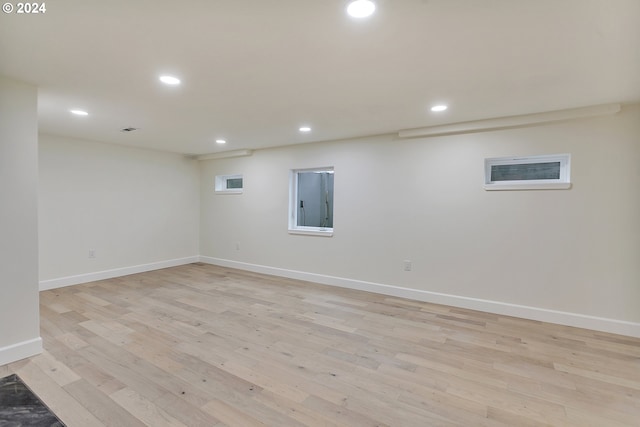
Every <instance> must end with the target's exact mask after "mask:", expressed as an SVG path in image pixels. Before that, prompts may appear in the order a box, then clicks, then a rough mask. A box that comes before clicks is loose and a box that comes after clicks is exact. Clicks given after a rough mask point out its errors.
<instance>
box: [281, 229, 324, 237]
mask: <svg viewBox="0 0 640 427" xmlns="http://www.w3.org/2000/svg"><path fill="white" fill-rule="evenodd" d="M289 234H300V235H304V236H322V237H332V236H333V228H324V229H323V228H290V229H289Z"/></svg>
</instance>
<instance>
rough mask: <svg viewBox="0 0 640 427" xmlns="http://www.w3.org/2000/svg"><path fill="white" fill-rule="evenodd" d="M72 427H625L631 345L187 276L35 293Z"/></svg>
mask: <svg viewBox="0 0 640 427" xmlns="http://www.w3.org/2000/svg"><path fill="white" fill-rule="evenodd" d="M41 335H42V337H43V341H44V348H45V352H44V353H43V354H42V355H39V356H36V357H33V358H30V359H26V360H23V361H19V362H15V363H12V364H10V365H6V366H0V376H5V375H8V374H10V373H18V374H19V375H21V376H22V377H23V379H24V380H25V382H26V383H27V384H28V385H29V386H30V387H32V388H33V389H34V391H36V393H38V395H39V396H40V397H41V398H43V399H44V401H45V403H47V404H48V405H49V406H50V407H51V408H52V409H53V410H54V411H55V412H56V413H57V414H58V415H59V416H60V417H61V418H62V419H63V421H65V422H66V423H67V425H68V426H69V427H92V426H132V427H135V426H142V425H147V426H154V427H155V426H219V427H223V426H242V427H244V426H277V427H282V426H329V427H346V426H348V427H359V426H394V427H396V426H402V427H413V426H415V427H424V426H429V427H433V426H436V427H437V426H442V427H445V426H446V427H451V426H464V427H469V426H473V427H476V426H485V427H514V426H517V427H520V426H524V427H540V426H556V427H584V426H598V427H603V426H607V427H609V426H612V427H621V426H625V427H637V426H638V425H640V424H639V423H638V420H640V339H635V338H631V337H622V336H618V335H613V334H606V333H602V332H595V331H589V330H585V329H578V328H570V327H564V326H559V325H552V324H547V323H544V322H538V321H529V320H524V319H518V318H513V317H508V316H500V315H496V314H492V313H483V312H477V311H472V310H465V309H461V308H455V307H448V306H442V305H436V304H429V303H423V302H419V301H412V300H405V299H402V298H397V297H388V296H383V295H377V294H373V293H368V292H359V291H353V290H349V289H342V288H335V287H328V286H321V285H317V284H312V283H308V282H302V281H297V280H293V279H285V278H280V277H275V276H266V275H261V274H258V273H252V272H246V271H239V270H233V269H229V268H222V267H215V266H211V265H205V264H199V263H195V264H190V265H185V266H180V267H173V268H167V269H163V270H157V271H150V272H147V273H140V274H134V275H130V276H125V277H119V278H115V279H109V280H101V281H97V282H93V283H87V284H84V285H77V286H70V287H66V288H61V289H53V290H50V291H45V292H42V293H41Z"/></svg>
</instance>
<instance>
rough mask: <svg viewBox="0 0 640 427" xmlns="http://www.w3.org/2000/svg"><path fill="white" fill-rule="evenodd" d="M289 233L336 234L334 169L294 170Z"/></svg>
mask: <svg viewBox="0 0 640 427" xmlns="http://www.w3.org/2000/svg"><path fill="white" fill-rule="evenodd" d="M289 233H292V234H311V235H318V236H332V235H333V167H326V168H316V169H297V170H292V171H291V174H290V176H289Z"/></svg>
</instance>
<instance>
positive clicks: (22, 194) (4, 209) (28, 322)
mask: <svg viewBox="0 0 640 427" xmlns="http://www.w3.org/2000/svg"><path fill="white" fill-rule="evenodd" d="M37 186H38V119H37V90H36V88H35V87H33V86H29V85H26V84H22V83H19V82H16V81H12V80H10V79H7V78H4V77H2V76H0V365H3V364H5V363H9V362H12V361H15V360H18V359H22V358H24V357H28V356H31V355H33V354H36V353H39V352H40V351H41V349H42V342H41V340H40V325H39V312H38V301H39V300H38V212H37V211H38V187H37Z"/></svg>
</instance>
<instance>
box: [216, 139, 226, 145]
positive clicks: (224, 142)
mask: <svg viewBox="0 0 640 427" xmlns="http://www.w3.org/2000/svg"><path fill="white" fill-rule="evenodd" d="M226 143H227V141H226V140H224V139H216V144H226Z"/></svg>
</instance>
